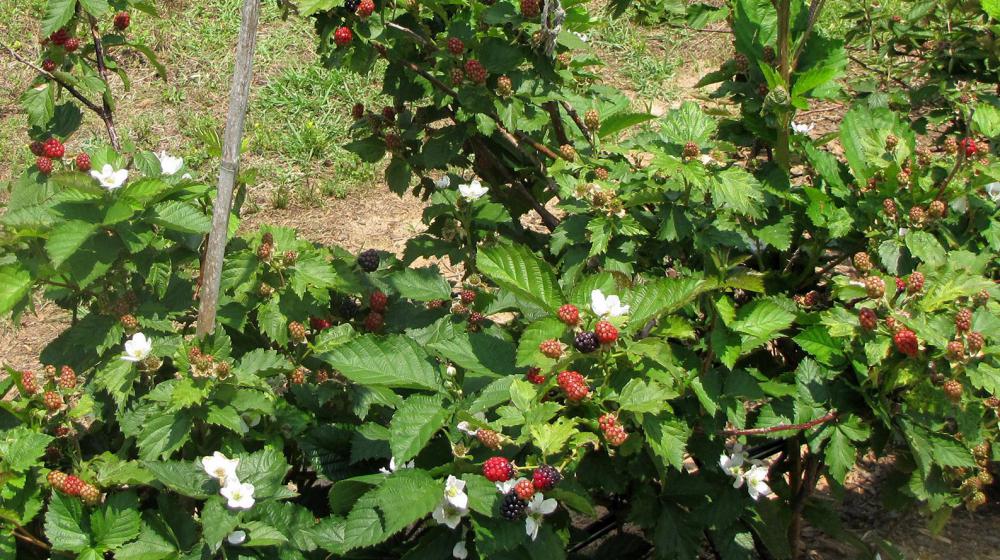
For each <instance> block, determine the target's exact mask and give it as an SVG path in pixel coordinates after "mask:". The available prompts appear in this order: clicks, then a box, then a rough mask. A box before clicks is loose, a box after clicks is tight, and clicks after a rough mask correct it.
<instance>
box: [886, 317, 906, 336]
mask: <svg viewBox="0 0 1000 560" xmlns="http://www.w3.org/2000/svg"><path fill="white" fill-rule="evenodd" d="M885 328H887V329H889V332H891V333H893V334H896V333H898V332H899V331H901V330H903V329H904V328H906V326H905V325H903V324H902V323H900V322H899V321H897V320H896V318H895V317H886V318H885Z"/></svg>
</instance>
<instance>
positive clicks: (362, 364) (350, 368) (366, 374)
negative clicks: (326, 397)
mask: <svg viewBox="0 0 1000 560" xmlns="http://www.w3.org/2000/svg"><path fill="white" fill-rule="evenodd" d="M319 358H320V359H322V360H323V361H325V362H326V363H328V364H330V365H331V366H332V367H334V368H336V369H337V370H339V371H340V372H341V373H342V374H343V375H344V376H345V377H347V378H348V379H350V380H352V381H354V382H355V383H360V384H362V385H384V386H386V387H393V388H402V389H430V390H438V389H440V387H441V379H440V376H439V375H438V373H437V371H436V369H435V368H434V366H432V365H431V363H430V361H429V360H428V358H427V353H426V352H424V350H423V348H421V347H420V345H419V344H417V343H416V342H415V341H414V340H412V339H410V338H408V337H405V336H398V335H396V336H389V337H385V338H379V337H376V336H374V335H365V336H361V337H358V338H356V339H354V340H352V341H351V342H349V343H347V344H344V345H342V346H338V347H337V348H334V349H333V350H331V351H329V352H326V353H324V354H321V355H319Z"/></svg>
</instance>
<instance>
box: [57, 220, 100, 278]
mask: <svg viewBox="0 0 1000 560" xmlns="http://www.w3.org/2000/svg"><path fill="white" fill-rule="evenodd" d="M96 230H97V224H93V223H89V222H83V221H79V220H71V221H68V222H63V223H61V224H59V225H58V226H56V227H55V228H53V229H52V231H51V232H50V233H49V238H48V240H46V241H45V251H46V252H47V253H48V254H49V258H50V259H52V266H53V267H55V268H59V266H60V265H61V264H62V263H63V262H65V261H66V259H68V258H69V257H70V256H72V255H73V253H75V252H76V251H77V249H79V248H80V246H81V245H83V244H84V243H85V242H86V241H87V240H88V239H90V236H91V235H93V234H94V231H96Z"/></svg>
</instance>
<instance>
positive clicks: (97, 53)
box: [90, 16, 122, 151]
mask: <svg viewBox="0 0 1000 560" xmlns="http://www.w3.org/2000/svg"><path fill="white" fill-rule="evenodd" d="M90 34H91V36H92V37H93V38H94V58H95V59H97V72H98V73H99V74H100V75H101V79H102V80H104V95H103V96H101V97H102V101H103V104H104V108H103V110H102V111H101V112H100V113H99V114H100V115H101V120H103V121H104V127H105V128H107V129H108V137H110V138H111V145H112V146H113V147H114V148H115V151H121V149H122V146H121V141H120V140H119V139H118V130H117V129H116V128H115V119H114V110H113V109H112V108H111V82H109V81H108V67H107V65H106V64H105V62H104V45H103V44H102V43H101V32H100V31H99V30H98V29H97V19H95V18H94V16H90Z"/></svg>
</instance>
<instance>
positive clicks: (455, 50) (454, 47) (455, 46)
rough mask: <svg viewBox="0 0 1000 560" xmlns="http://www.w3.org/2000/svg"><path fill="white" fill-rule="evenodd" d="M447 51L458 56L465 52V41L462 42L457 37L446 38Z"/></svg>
mask: <svg viewBox="0 0 1000 560" xmlns="http://www.w3.org/2000/svg"><path fill="white" fill-rule="evenodd" d="M448 52H450V53H451V54H453V55H455V56H458V55H460V54H462V53H464V52H465V43H463V42H462V40H461V39H459V38H458V37H449V38H448Z"/></svg>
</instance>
